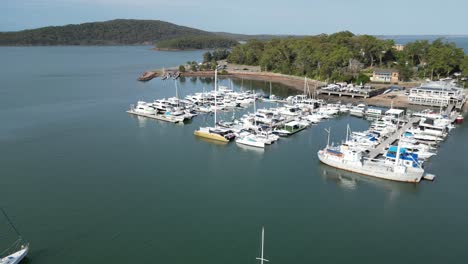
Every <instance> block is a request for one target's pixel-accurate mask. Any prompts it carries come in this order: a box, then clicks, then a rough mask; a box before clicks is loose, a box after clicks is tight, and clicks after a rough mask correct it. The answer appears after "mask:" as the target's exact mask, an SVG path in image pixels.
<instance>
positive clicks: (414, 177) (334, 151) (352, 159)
mask: <svg viewBox="0 0 468 264" xmlns="http://www.w3.org/2000/svg"><path fill="white" fill-rule="evenodd" d="M327 132H328V141H327V146H326V147H325V148H324V149H322V150H319V151H318V152H317V156H318V158H319V160H320V161H321V162H323V163H324V164H327V165H328V166H331V167H335V168H338V169H341V170H347V171H351V172H355V173H359V174H363V175H367V176H372V177H376V178H381V179H386V180H393V181H401V182H414V183H418V182H420V181H421V179H422V178H423V176H424V169H422V168H421V167H420V164H419V162H418V161H417V160H416V161H409V160H405V159H402V158H401V157H400V145H398V147H397V151H396V157H395V161H394V162H391V163H388V162H386V161H384V160H378V159H366V158H364V157H363V153H362V152H361V151H358V150H355V149H352V148H350V146H348V145H347V144H342V145H340V146H338V147H332V146H330V130H327Z"/></svg>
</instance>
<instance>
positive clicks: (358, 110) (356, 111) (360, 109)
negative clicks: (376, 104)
mask: <svg viewBox="0 0 468 264" xmlns="http://www.w3.org/2000/svg"><path fill="white" fill-rule="evenodd" d="M365 109H366V105H364V104H358V105H357V106H354V107H352V108H351V109H350V110H349V114H350V115H353V116H358V117H362V116H364V110H365Z"/></svg>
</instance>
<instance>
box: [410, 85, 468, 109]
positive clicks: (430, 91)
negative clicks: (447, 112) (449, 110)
mask: <svg viewBox="0 0 468 264" xmlns="http://www.w3.org/2000/svg"><path fill="white" fill-rule="evenodd" d="M408 100H409V102H410V103H411V104H417V105H427V106H442V107H445V106H448V105H449V104H454V105H455V107H456V108H461V107H462V106H463V104H464V103H465V93H464V91H463V89H462V88H459V87H457V86H456V85H454V84H453V83H447V82H440V81H439V82H427V83H424V84H421V86H420V87H416V88H412V89H411V90H410V93H409V95H408Z"/></svg>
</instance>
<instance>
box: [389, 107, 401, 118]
mask: <svg viewBox="0 0 468 264" xmlns="http://www.w3.org/2000/svg"><path fill="white" fill-rule="evenodd" d="M385 116H388V117H391V118H392V119H402V118H403V117H404V116H405V110H402V109H396V108H392V109H389V110H388V111H387V112H385Z"/></svg>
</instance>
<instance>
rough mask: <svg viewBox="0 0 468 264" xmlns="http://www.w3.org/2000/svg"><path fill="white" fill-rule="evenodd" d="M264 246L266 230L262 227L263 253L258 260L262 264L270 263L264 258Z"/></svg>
mask: <svg viewBox="0 0 468 264" xmlns="http://www.w3.org/2000/svg"><path fill="white" fill-rule="evenodd" d="M264 245H265V228H264V227H263V226H262V253H261V255H260V257H258V258H257V260H260V264H263V262H264V261H265V262H269V260H268V259H265V258H264V257H263V248H264Z"/></svg>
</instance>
